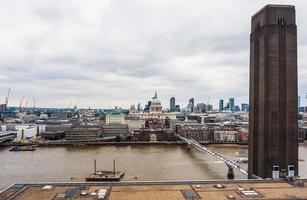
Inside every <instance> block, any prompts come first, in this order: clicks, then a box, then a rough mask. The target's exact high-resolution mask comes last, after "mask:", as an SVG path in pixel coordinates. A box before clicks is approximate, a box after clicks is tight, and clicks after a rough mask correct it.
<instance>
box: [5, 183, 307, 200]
mask: <svg viewBox="0 0 307 200" xmlns="http://www.w3.org/2000/svg"><path fill="white" fill-rule="evenodd" d="M303 182H304V183H305V184H304V186H296V185H295V184H294V183H293V182H285V181H278V182H272V181H267V180H261V181H259V182H258V181H250V180H245V181H244V180H242V181H219V182H217V181H204V182H201V181H199V182H195V181H185V182H178V183H176V182H168V183H163V182H145V183H142V182H130V183H127V182H126V183H121V182H118V183H49V184H48V183H44V184H15V185H13V186H11V187H9V188H8V189H6V190H4V191H3V192H2V193H0V199H1V200H11V199H15V200H36V199H39V200H61V199H80V200H86V199H91V200H94V199H97V194H96V195H94V196H91V193H97V192H98V191H99V189H106V190H107V195H106V197H105V198H104V199H108V200H165V199H167V200H185V199H193V198H192V197H193V195H194V199H206V200H207V199H214V200H219V199H307V180H303ZM45 185H51V186H52V188H51V189H50V190H49V189H48V190H44V189H43V187H44V186H45ZM69 188H73V189H76V193H75V195H74V196H73V197H72V198H67V197H66V198H65V197H64V198H63V196H65V193H66V191H67V190H68V189H69ZM81 191H83V192H86V195H85V196H82V195H81Z"/></svg>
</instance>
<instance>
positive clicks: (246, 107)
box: [241, 103, 249, 112]
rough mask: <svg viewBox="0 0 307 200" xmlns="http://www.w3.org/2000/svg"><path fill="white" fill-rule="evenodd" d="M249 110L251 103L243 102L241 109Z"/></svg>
mask: <svg viewBox="0 0 307 200" xmlns="http://www.w3.org/2000/svg"><path fill="white" fill-rule="evenodd" d="M248 110H249V105H248V104H247V103H242V104H241V111H244V112H248Z"/></svg>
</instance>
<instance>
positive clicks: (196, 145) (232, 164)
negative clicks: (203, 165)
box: [176, 134, 248, 176]
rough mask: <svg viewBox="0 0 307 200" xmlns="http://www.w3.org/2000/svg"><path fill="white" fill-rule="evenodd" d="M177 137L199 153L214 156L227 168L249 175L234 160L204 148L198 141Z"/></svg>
mask: <svg viewBox="0 0 307 200" xmlns="http://www.w3.org/2000/svg"><path fill="white" fill-rule="evenodd" d="M176 136H177V137H178V138H180V139H181V140H183V141H185V142H186V143H187V144H189V145H191V146H193V147H194V148H196V149H198V150H199V151H202V152H205V153H208V154H210V155H212V156H214V157H216V158H218V159H220V160H222V161H224V162H225V164H226V165H227V166H230V167H232V168H234V169H236V170H237V171H239V172H241V173H242V174H244V175H245V176H247V175H248V173H247V171H245V170H244V169H243V168H242V167H241V166H240V165H239V164H238V162H236V161H233V160H231V159H229V158H227V157H226V156H224V155H222V154H220V153H218V152H215V151H212V150H210V149H208V148H206V147H204V146H202V145H201V144H199V143H198V142H197V141H195V140H192V139H187V138H185V137H182V136H181V135H178V134H177V135H176Z"/></svg>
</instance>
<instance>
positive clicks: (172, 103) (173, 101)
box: [169, 97, 176, 112]
mask: <svg viewBox="0 0 307 200" xmlns="http://www.w3.org/2000/svg"><path fill="white" fill-rule="evenodd" d="M175 106H176V99H175V97H172V98H171V99H170V101H169V110H170V111H171V112H174V111H175Z"/></svg>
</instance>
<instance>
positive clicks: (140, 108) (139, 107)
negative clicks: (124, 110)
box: [137, 103, 142, 112]
mask: <svg viewBox="0 0 307 200" xmlns="http://www.w3.org/2000/svg"><path fill="white" fill-rule="evenodd" d="M141 110H142V107H141V103H138V105H137V111H138V112H141Z"/></svg>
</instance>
